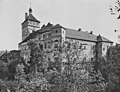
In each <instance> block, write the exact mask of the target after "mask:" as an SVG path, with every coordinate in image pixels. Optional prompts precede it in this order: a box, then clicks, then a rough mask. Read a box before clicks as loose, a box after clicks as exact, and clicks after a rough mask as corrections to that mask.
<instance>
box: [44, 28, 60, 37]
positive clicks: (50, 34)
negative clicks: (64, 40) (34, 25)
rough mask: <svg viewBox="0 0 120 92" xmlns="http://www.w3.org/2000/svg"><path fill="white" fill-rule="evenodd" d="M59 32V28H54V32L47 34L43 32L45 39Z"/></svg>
mask: <svg viewBox="0 0 120 92" xmlns="http://www.w3.org/2000/svg"><path fill="white" fill-rule="evenodd" d="M57 33H59V31H58V30H54V31H52V32H49V33H45V34H43V39H44V38H49V37H51V36H53V35H55V34H57Z"/></svg>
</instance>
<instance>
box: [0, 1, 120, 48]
mask: <svg viewBox="0 0 120 92" xmlns="http://www.w3.org/2000/svg"><path fill="white" fill-rule="evenodd" d="M113 1H115V0H0V50H5V49H8V50H12V49H18V43H19V42H21V39H22V38H21V33H22V30H21V23H22V22H23V21H24V17H25V12H28V9H29V7H30V5H29V3H30V2H32V9H33V15H34V16H35V17H36V18H37V19H38V20H40V21H41V26H42V25H43V24H47V23H48V22H50V23H53V24H60V25H62V26H64V27H68V28H73V29H78V28H82V30H83V31H89V32H90V31H93V33H94V34H96V35H98V34H101V35H102V36H104V37H106V38H108V39H110V40H112V41H117V33H115V32H114V30H115V29H120V26H119V25H120V24H119V23H120V22H119V21H120V20H117V19H116V18H115V16H112V15H111V14H110V10H109V5H110V4H112V3H113Z"/></svg>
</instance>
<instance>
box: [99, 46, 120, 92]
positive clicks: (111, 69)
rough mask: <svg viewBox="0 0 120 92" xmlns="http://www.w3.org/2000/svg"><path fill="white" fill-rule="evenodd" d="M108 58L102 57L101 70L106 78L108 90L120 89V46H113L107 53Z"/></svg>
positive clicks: (108, 91)
mask: <svg viewBox="0 0 120 92" xmlns="http://www.w3.org/2000/svg"><path fill="white" fill-rule="evenodd" d="M107 55H108V56H107V60H106V59H104V58H101V59H100V64H99V67H100V71H101V73H102V75H103V77H104V78H105V81H106V84H107V88H106V92H119V91H120V88H119V86H120V47H119V46H114V47H111V48H110V49H109V51H108V54H107Z"/></svg>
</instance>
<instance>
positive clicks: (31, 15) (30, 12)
mask: <svg viewBox="0 0 120 92" xmlns="http://www.w3.org/2000/svg"><path fill="white" fill-rule="evenodd" d="M27 20H31V21H35V22H39V23H40V21H39V20H37V19H36V18H35V17H34V16H33V14H32V9H31V8H29V15H28V16H27V18H26V19H25V21H24V22H23V23H25V22H26V21H27ZM23 23H22V24H23Z"/></svg>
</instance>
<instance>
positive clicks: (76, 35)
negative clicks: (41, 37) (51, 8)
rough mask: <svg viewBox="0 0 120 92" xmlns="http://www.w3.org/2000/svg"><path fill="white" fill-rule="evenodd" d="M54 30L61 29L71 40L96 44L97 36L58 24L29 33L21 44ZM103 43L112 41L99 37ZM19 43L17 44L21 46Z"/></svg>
mask: <svg viewBox="0 0 120 92" xmlns="http://www.w3.org/2000/svg"><path fill="white" fill-rule="evenodd" d="M54 28H63V29H64V30H65V31H66V37H68V38H73V39H79V40H85V41H91V42H97V36H96V35H94V34H91V33H88V32H84V31H78V30H75V29H70V28H65V27H63V26H61V25H59V24H56V25H51V26H50V27H47V26H44V27H43V28H41V29H40V30H38V31H36V32H34V33H31V34H30V35H29V36H28V37H27V38H26V39H25V40H23V41H22V42H21V43H23V42H26V41H28V40H29V39H33V38H34V37H35V36H36V35H37V34H39V33H43V32H47V31H49V30H51V29H54ZM100 37H101V39H102V41H103V42H110V43H113V42H112V41H110V40H108V39H107V38H105V37H103V36H100ZM21 43H19V44H21Z"/></svg>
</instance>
